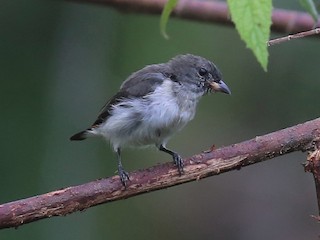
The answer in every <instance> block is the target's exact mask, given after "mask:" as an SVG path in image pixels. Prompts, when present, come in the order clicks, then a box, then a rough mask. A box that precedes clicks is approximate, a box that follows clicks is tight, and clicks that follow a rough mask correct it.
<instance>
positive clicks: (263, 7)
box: [228, 0, 272, 71]
mask: <svg viewBox="0 0 320 240" xmlns="http://www.w3.org/2000/svg"><path fill="white" fill-rule="evenodd" d="M228 5H229V10H230V13H231V18H232V21H233V22H234V23H235V25H236V28H237V30H238V32H239V34H240V37H241V39H242V40H243V41H244V42H245V43H246V45H247V47H248V48H250V49H251V50H252V51H253V53H254V55H255V56H256V58H257V59H258V62H259V63H260V64H261V66H262V68H263V69H264V70H265V71H267V65H268V55H269V54H268V47H267V41H268V40H269V36H270V26H271V13H272V0H228Z"/></svg>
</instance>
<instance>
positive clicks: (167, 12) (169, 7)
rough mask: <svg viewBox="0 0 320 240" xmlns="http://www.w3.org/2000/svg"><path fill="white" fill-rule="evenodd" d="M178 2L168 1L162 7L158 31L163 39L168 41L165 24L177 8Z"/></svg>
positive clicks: (176, 0) (175, 0) (174, 0)
mask: <svg viewBox="0 0 320 240" xmlns="http://www.w3.org/2000/svg"><path fill="white" fill-rule="evenodd" d="M177 4H178V0H168V2H167V3H166V5H165V6H164V8H163V10H162V13H161V18H160V31H161V34H162V35H163V37H164V38H166V39H168V38H169V36H168V34H167V32H166V27H167V23H168V20H169V17H170V14H171V12H172V10H173V9H174V8H175V6H177Z"/></svg>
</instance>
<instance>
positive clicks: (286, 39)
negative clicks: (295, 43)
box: [267, 28, 320, 47]
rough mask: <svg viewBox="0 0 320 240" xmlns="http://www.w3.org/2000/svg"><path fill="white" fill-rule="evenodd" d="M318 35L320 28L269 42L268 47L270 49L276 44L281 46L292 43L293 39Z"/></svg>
mask: <svg viewBox="0 0 320 240" xmlns="http://www.w3.org/2000/svg"><path fill="white" fill-rule="evenodd" d="M316 34H320V28H316V29H313V30H309V31H305V32H300V33H296V34H293V35H288V36H286V37H280V38H276V39H272V40H269V41H268V42H267V45H268V47H270V46H272V45H275V44H279V43H283V42H287V41H290V40H292V39H298V38H303V37H308V36H312V35H316Z"/></svg>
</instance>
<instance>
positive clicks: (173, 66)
mask: <svg viewBox="0 0 320 240" xmlns="http://www.w3.org/2000/svg"><path fill="white" fill-rule="evenodd" d="M209 91H220V92H224V93H228V94H230V90H229V88H228V87H227V85H225V84H224V82H223V81H222V76H221V73H220V71H219V70H218V68H217V67H216V66H215V65H214V64H213V63H212V62H210V61H208V60H206V59H204V58H202V57H199V56H195V55H191V54H186V55H179V56H176V57H175V58H173V59H171V60H170V61H169V62H168V63H162V64H154V65H149V66H146V67H144V68H143V69H141V70H139V71H137V72H135V73H133V74H131V75H130V76H129V77H128V78H127V80H126V81H124V82H123V84H122V85H121V87H120V90H119V92H118V93H116V94H115V95H114V96H113V97H112V98H111V99H110V100H109V101H108V102H107V103H106V104H105V106H104V107H103V108H102V110H101V111H100V113H99V116H98V118H97V120H96V121H95V122H94V123H93V124H92V126H91V127H90V128H88V129H86V130H84V131H82V132H79V133H77V134H75V135H73V136H72V137H71V138H70V139H71V140H83V139H86V138H87V137H91V136H102V137H104V138H105V139H107V140H109V141H110V142H111V144H112V146H113V148H114V150H115V151H116V152H117V153H118V161H119V164H118V171H119V175H120V178H121V181H122V183H123V184H124V185H126V182H127V180H128V179H129V176H128V174H127V173H126V172H125V171H124V170H123V167H122V164H121V158H120V149H121V148H122V147H123V146H127V145H129V146H143V145H150V144H154V145H156V147H157V148H158V149H159V150H161V151H164V152H167V153H169V154H170V155H171V156H172V157H173V159H174V162H175V164H176V165H177V166H178V170H179V173H180V174H182V172H183V161H182V159H181V157H180V156H179V155H178V154H177V153H175V152H174V151H171V150H169V149H167V148H166V146H165V145H166V143H167V141H168V139H169V138H170V137H171V136H172V134H174V133H175V132H177V131H179V130H180V129H181V128H183V127H184V126H185V125H186V124H187V123H188V122H189V121H190V120H192V119H193V117H194V115H195V111H196V105H197V102H198V101H199V99H200V98H201V96H203V95H204V94H206V93H207V92H209Z"/></svg>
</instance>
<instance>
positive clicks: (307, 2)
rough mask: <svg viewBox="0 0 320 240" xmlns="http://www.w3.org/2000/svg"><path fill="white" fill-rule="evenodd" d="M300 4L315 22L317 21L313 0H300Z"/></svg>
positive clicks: (316, 11)
mask: <svg viewBox="0 0 320 240" xmlns="http://www.w3.org/2000/svg"><path fill="white" fill-rule="evenodd" d="M300 4H301V6H302V7H303V8H304V9H305V10H306V11H307V12H308V13H309V14H310V15H311V17H312V18H313V20H314V23H315V24H316V23H317V22H318V15H319V13H318V10H317V7H316V5H315V3H314V1H313V0H300Z"/></svg>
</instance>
